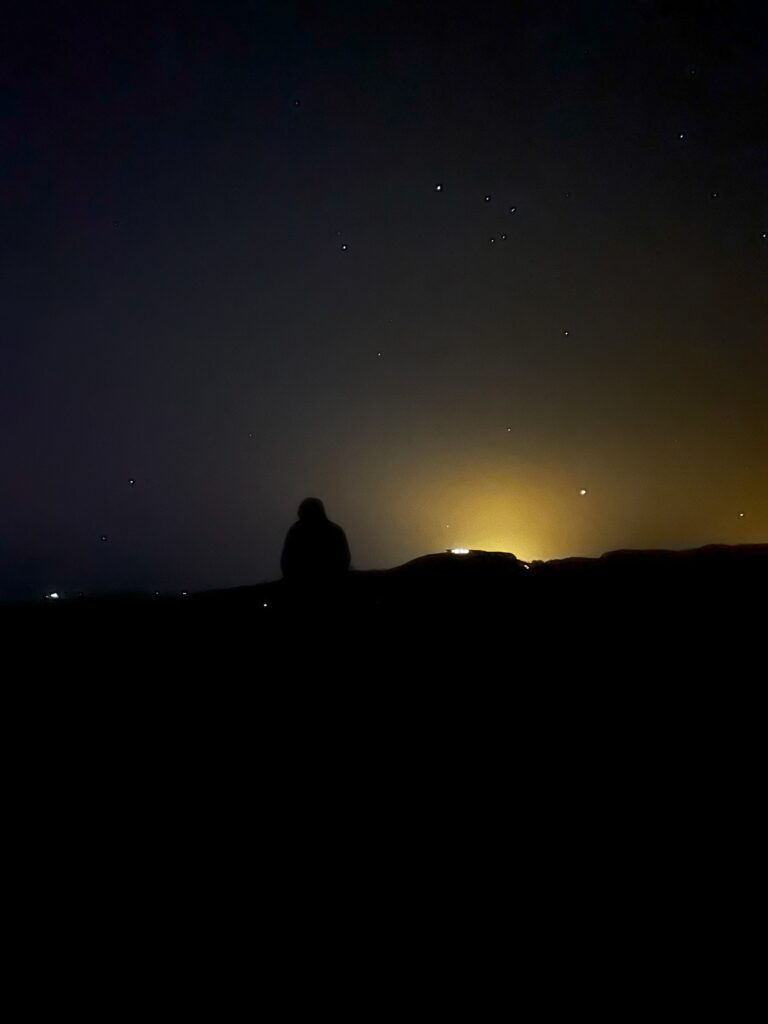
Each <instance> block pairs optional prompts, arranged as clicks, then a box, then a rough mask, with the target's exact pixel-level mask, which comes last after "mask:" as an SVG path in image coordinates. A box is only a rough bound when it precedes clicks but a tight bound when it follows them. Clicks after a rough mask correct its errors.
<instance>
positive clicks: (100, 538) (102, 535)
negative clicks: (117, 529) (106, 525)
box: [99, 533, 109, 544]
mask: <svg viewBox="0 0 768 1024" xmlns="http://www.w3.org/2000/svg"><path fill="white" fill-rule="evenodd" d="M99 540H100V541H101V542H102V544H103V543H105V542H106V541H107V540H109V537H107V535H106V533H101V534H99Z"/></svg>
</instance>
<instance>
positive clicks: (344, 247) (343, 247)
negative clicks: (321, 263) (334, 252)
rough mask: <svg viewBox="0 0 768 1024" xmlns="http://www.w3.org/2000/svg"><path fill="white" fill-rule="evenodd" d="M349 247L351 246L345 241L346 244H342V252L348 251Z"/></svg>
mask: <svg viewBox="0 0 768 1024" xmlns="http://www.w3.org/2000/svg"><path fill="white" fill-rule="evenodd" d="M348 248H349V246H348V245H347V243H346V242H345V243H344V244H343V245H342V247H341V251H342V252H346V251H347V249H348Z"/></svg>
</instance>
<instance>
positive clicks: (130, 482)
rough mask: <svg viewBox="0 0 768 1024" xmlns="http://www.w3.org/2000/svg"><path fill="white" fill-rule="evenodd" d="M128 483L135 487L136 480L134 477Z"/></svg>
mask: <svg viewBox="0 0 768 1024" xmlns="http://www.w3.org/2000/svg"><path fill="white" fill-rule="evenodd" d="M128 483H129V485H130V486H131V487H133V485H134V484H135V483H136V481H135V480H134V478H133V477H131V478H130V480H129V481H128Z"/></svg>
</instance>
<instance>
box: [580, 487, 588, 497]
mask: <svg viewBox="0 0 768 1024" xmlns="http://www.w3.org/2000/svg"><path fill="white" fill-rule="evenodd" d="M586 493H587V489H586V487H582V488H581V490H580V491H579V494H580V495H581V496H582V498H583V497H584V495H585V494H586Z"/></svg>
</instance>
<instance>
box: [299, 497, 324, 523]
mask: <svg viewBox="0 0 768 1024" xmlns="http://www.w3.org/2000/svg"><path fill="white" fill-rule="evenodd" d="M325 518H326V515H325V506H324V505H323V503H322V501H320V499H319V498H305V499H304V501H302V503H301V504H300V505H299V519H301V521H302V522H307V523H316V522H319V521H320V520H321V519H325Z"/></svg>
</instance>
